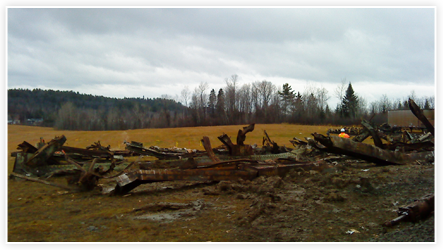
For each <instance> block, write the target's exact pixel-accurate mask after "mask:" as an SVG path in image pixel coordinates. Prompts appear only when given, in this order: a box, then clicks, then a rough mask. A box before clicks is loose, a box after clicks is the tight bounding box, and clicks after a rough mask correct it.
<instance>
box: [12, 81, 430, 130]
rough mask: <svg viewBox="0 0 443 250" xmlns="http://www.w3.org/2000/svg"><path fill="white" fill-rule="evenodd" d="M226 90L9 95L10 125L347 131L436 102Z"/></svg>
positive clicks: (278, 89) (262, 88)
mask: <svg viewBox="0 0 443 250" xmlns="http://www.w3.org/2000/svg"><path fill="white" fill-rule="evenodd" d="M225 83H226V85H225V87H223V88H220V89H218V90H215V89H213V88H212V89H211V88H210V87H209V85H208V83H205V82H202V83H200V84H199V85H198V87H196V88H195V89H194V90H193V91H191V90H190V89H189V88H188V87H185V88H183V89H182V91H181V93H180V96H178V95H177V96H175V97H171V96H168V95H163V96H161V97H160V98H153V99H150V98H144V97H143V98H123V99H121V98H110V97H103V96H93V95H87V94H80V93H78V92H73V91H55V90H42V89H34V90H27V89H9V90H8V119H14V120H15V119H18V120H20V122H21V123H22V124H26V120H27V119H29V118H42V119H43V124H41V125H43V126H50V127H54V128H56V129H67V130H125V129H139V128H166V127H189V126H214V125H236V124H248V123H284V122H285V123H294V124H309V125H321V124H325V125H326V124H330V125H352V124H359V123H360V119H361V118H365V119H369V118H372V120H373V121H374V122H375V123H377V124H381V123H383V122H386V121H387V112H388V111H389V110H397V109H409V108H408V103H407V99H408V98H411V99H414V101H415V102H416V103H417V104H418V105H419V106H420V108H422V109H433V108H434V97H433V96H431V97H420V98H419V97H417V96H416V95H415V92H411V94H410V95H409V96H407V97H405V98H404V99H397V100H391V99H389V98H388V96H387V95H382V96H381V98H380V99H379V100H377V101H374V102H371V103H367V101H366V100H365V99H364V97H363V96H360V95H358V94H357V93H355V92H354V90H353V87H352V83H351V82H348V81H346V79H343V80H342V82H341V84H339V85H338V86H337V87H336V89H335V91H334V93H333V94H334V95H335V97H337V98H338V99H339V100H340V103H338V104H337V106H336V107H329V105H328V100H329V99H330V98H331V96H330V95H329V93H328V91H327V90H326V89H325V88H324V87H318V86H315V85H309V84H307V85H306V86H305V89H304V90H303V91H300V90H297V91H296V90H293V89H292V87H291V86H290V85H289V84H288V83H285V84H283V85H282V86H276V85H274V84H273V83H272V82H269V81H266V80H262V81H255V82H252V83H245V84H240V83H239V82H238V76H237V75H232V76H230V77H229V78H226V79H225Z"/></svg>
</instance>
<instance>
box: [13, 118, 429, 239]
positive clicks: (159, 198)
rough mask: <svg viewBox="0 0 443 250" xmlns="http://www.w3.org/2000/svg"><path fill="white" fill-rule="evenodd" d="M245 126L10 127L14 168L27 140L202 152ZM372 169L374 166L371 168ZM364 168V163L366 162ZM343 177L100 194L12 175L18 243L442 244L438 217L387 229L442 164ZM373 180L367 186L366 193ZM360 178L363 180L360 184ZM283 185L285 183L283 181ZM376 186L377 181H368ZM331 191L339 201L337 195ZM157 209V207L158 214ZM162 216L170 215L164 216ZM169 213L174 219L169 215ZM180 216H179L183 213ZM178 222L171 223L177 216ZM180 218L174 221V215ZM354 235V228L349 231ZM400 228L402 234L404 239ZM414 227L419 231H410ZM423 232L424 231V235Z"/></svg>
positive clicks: (345, 169)
mask: <svg viewBox="0 0 443 250" xmlns="http://www.w3.org/2000/svg"><path fill="white" fill-rule="evenodd" d="M240 128H242V126H217V127H194V128H171V129H141V130H126V131H57V130H54V129H52V128H40V127H30V126H17V125H10V126H8V173H11V172H12V168H13V163H14V158H13V157H11V156H10V155H11V152H14V151H16V150H17V149H16V148H17V145H18V144H19V143H21V142H23V141H27V142H29V143H31V144H36V143H37V142H38V141H39V138H40V137H43V138H44V139H45V140H46V141H49V140H51V139H52V138H54V137H55V136H60V135H65V136H66V138H67V141H66V143H65V145H67V146H73V147H81V148H85V147H87V146H89V145H91V144H92V143H94V142H96V141H100V142H101V144H102V145H104V146H107V145H110V146H111V149H124V145H123V141H124V140H126V141H138V142H142V143H143V144H144V145H145V146H154V145H156V146H160V147H173V146H176V145H177V143H178V147H186V148H195V149H200V150H203V147H202V146H200V139H202V137H203V136H204V135H206V136H208V137H209V138H210V140H211V143H212V146H213V147H216V146H218V145H221V142H219V141H218V139H217V136H219V135H221V134H222V133H223V132H224V133H226V134H228V135H229V136H231V138H232V139H234V140H235V138H236V135H237V132H238V130H239V129H240ZM328 128H330V127H328V126H300V125H289V124H273V125H262V124H256V126H255V130H254V131H253V132H251V133H248V134H247V136H246V141H245V143H247V144H255V143H256V144H257V145H261V143H262V137H263V130H266V131H267V133H268V134H269V136H270V137H271V139H272V140H274V141H276V142H277V143H278V144H280V145H286V146H292V145H291V144H290V142H289V140H290V139H292V138H293V137H297V138H300V139H303V138H304V137H309V136H310V134H311V133H313V132H317V133H321V134H326V131H327V129H328ZM366 165H367V164H366ZM366 165H365V167H366ZM338 170H339V169H338V168H337V172H335V173H331V172H328V173H318V172H317V173H315V171H314V172H313V173H295V174H291V175H288V176H286V177H285V178H280V177H276V178H273V177H269V178H267V179H266V178H256V180H254V181H252V182H249V181H246V182H238V183H237V182H235V183H232V182H220V183H218V184H217V183H207V182H198V183H195V182H186V181H176V182H164V183H152V184H145V185H141V186H140V187H137V188H136V189H134V190H133V191H131V193H130V194H128V195H125V196H108V195H103V194H101V193H100V192H99V191H91V192H85V193H69V192H67V191H64V190H61V189H58V188H56V187H53V186H48V185H42V184H40V183H35V182H29V181H24V180H8V191H7V192H8V225H7V230H8V241H9V242H137V241H141V242H206V241H212V242H257V241H272V242H275V241H284V242H325V241H335V242H337V241H338V242H344V241H346V242H354V241H433V240H434V238H433V237H434V236H433V235H432V234H433V227H434V220H433V218H432V219H429V220H427V221H426V222H423V223H419V224H416V225H415V226H413V225H411V223H409V224H408V223H404V224H400V225H399V226H397V227H395V228H393V229H390V230H389V231H386V229H383V228H382V227H381V224H382V223H383V222H385V221H386V220H389V219H393V218H394V217H395V216H396V214H395V212H393V211H395V209H396V208H397V207H398V206H400V205H404V204H407V203H409V202H410V201H411V200H412V199H414V198H420V197H422V196H423V195H425V194H429V193H433V192H434V166H433V165H407V166H384V167H372V168H370V169H363V170H362V168H358V167H357V168H354V167H350V166H347V165H346V164H344V165H342V166H340V172H338ZM362 179H365V180H367V182H365V183H366V184H365V185H366V186H364V187H363V188H366V190H365V191H364V192H362V187H358V186H359V185H360V184H361V185H360V186H363V183H360V182H359V180H362ZM356 183H357V185H356ZM277 184H278V185H277ZM367 185H369V186H367ZM331 197H332V198H331ZM162 202H167V203H169V204H176V203H179V204H182V205H183V204H200V205H198V206H197V205H191V208H189V209H180V210H178V211H176V210H167V211H153V210H152V206H154V207H155V205H156V204H159V203H162ZM149 207H151V210H149ZM160 216H164V217H162V218H163V219H161V218H160V219H159V217H160ZM168 216H169V217H168ZM174 216H176V217H177V216H178V217H177V218H176V217H174ZM168 218H169V219H168ZM171 218H173V219H171ZM251 218H252V219H251ZM349 232H355V233H349ZM397 232H400V236H399V234H398V233H397ZM411 232H412V233H411ZM417 235H419V236H417Z"/></svg>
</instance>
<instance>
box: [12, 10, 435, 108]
mask: <svg viewBox="0 0 443 250" xmlns="http://www.w3.org/2000/svg"><path fill="white" fill-rule="evenodd" d="M7 15H8V16H7V20H8V25H7V34H8V36H7V41H8V42H7V46H8V50H7V51H8V64H7V66H8V88H29V89H34V88H42V89H59V90H74V91H78V92H80V93H87V94H93V95H103V96H108V97H119V98H123V97H143V96H145V97H150V98H154V97H160V96H161V95H163V94H168V95H170V96H175V95H180V92H181V90H182V89H183V88H184V87H185V86H189V88H190V90H191V91H192V90H193V89H194V88H195V87H197V86H198V85H199V84H200V83H201V82H207V83H208V85H209V88H210V89H212V88H214V89H215V90H216V91H218V89H219V88H221V87H224V86H225V79H226V78H228V77H230V76H231V75H233V74H237V75H238V76H239V83H240V84H245V83H252V82H254V81H261V80H267V81H271V82H272V83H274V84H275V85H276V86H277V87H281V86H282V85H283V84H284V83H289V84H290V85H291V86H292V88H293V89H294V90H295V91H300V92H303V91H304V89H305V88H306V87H307V86H308V85H311V86H316V87H324V88H326V89H327V90H328V91H329V93H328V94H329V95H330V96H331V99H330V105H331V106H333V107H335V103H336V102H337V100H336V97H335V94H334V89H336V88H337V86H338V85H340V84H341V82H342V80H343V79H346V81H347V82H349V81H350V82H352V86H353V88H354V91H355V92H356V94H357V95H359V96H362V97H363V98H364V99H366V101H367V102H368V103H370V102H372V101H376V100H379V99H380V97H381V96H382V95H383V94H386V95H387V96H388V97H390V98H391V99H393V100H395V99H398V98H400V99H403V98H406V97H407V96H408V95H410V94H411V92H412V91H415V94H416V95H417V96H418V97H424V96H435V95H436V93H435V67H434V66H435V65H434V62H435V44H434V42H435V34H434V33H435V23H434V21H435V9H434V8H197V9H196V8H135V9H131V8H100V9H95V8H66V9H60V8H8V9H7ZM208 92H209V90H208Z"/></svg>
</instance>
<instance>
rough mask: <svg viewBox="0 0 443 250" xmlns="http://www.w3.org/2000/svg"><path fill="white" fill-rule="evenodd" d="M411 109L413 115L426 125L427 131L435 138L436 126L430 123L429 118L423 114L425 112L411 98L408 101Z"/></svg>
mask: <svg viewBox="0 0 443 250" xmlns="http://www.w3.org/2000/svg"><path fill="white" fill-rule="evenodd" d="M408 105H409V109H411V111H412V113H414V115H415V116H416V117H417V118H418V119H419V120H420V121H421V122H422V123H423V124H424V125H425V127H426V129H427V130H428V131H429V132H431V134H432V136H434V126H433V125H432V124H431V123H430V122H429V120H428V118H426V116H425V115H424V114H423V111H422V110H421V109H420V108H419V107H418V106H417V104H415V102H414V100H412V99H411V98H409V100H408Z"/></svg>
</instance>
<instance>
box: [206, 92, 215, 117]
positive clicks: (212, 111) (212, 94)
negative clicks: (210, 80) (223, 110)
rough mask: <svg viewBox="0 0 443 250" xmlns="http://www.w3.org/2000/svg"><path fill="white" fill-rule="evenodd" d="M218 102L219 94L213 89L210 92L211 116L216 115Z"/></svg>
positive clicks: (209, 105)
mask: <svg viewBox="0 0 443 250" xmlns="http://www.w3.org/2000/svg"><path fill="white" fill-rule="evenodd" d="M216 102H217V96H216V95H215V90H214V89H212V90H211V93H210V94H209V101H208V107H209V114H210V116H211V117H214V115H215V105H216Z"/></svg>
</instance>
